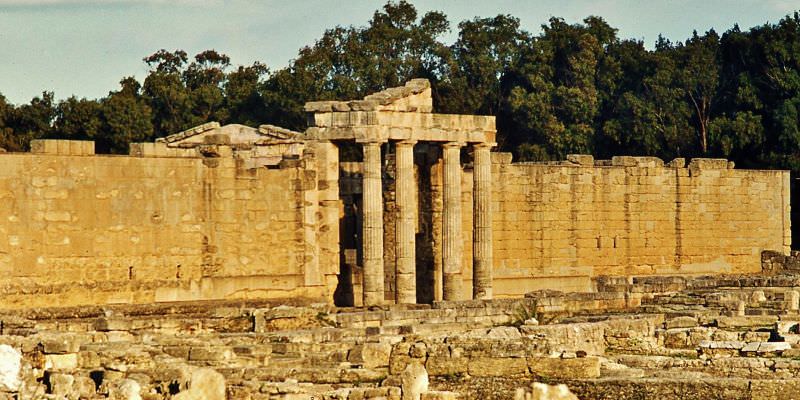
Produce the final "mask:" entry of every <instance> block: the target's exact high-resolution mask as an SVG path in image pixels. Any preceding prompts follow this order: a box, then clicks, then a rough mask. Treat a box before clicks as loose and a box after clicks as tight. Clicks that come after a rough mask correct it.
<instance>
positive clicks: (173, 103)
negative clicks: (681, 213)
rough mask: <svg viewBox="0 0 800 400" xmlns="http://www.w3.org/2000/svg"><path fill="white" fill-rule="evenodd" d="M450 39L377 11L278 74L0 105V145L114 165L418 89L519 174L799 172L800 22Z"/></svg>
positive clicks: (125, 84)
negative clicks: (55, 141)
mask: <svg viewBox="0 0 800 400" xmlns="http://www.w3.org/2000/svg"><path fill="white" fill-rule="evenodd" d="M456 29H457V32H456V33H457V36H455V37H456V39H455V41H454V42H453V43H449V44H448V43H445V42H444V41H443V37H444V36H445V34H447V33H448V32H450V31H451V25H450V22H449V21H448V19H447V17H446V16H445V15H444V14H442V13H440V12H428V13H426V14H424V15H420V14H419V13H418V12H417V10H416V8H415V7H414V6H413V5H412V4H410V3H408V2H406V1H399V2H391V1H390V2H388V3H386V4H385V5H384V6H383V7H382V8H381V9H380V10H377V11H375V13H374V14H373V15H372V18H371V19H370V20H369V21H368V22H367V24H366V25H365V26H345V27H343V26H337V27H334V28H331V29H328V30H326V31H325V32H324V33H323V34H322V36H321V37H320V39H319V40H317V41H316V42H315V43H313V44H312V45H309V46H306V47H303V48H302V49H300V51H299V52H298V55H297V58H295V59H294V60H292V61H291V62H290V64H289V66H287V67H285V68H280V69H273V70H271V69H270V68H268V67H267V66H266V65H264V64H262V63H259V62H256V63H253V64H252V65H244V66H241V65H240V66H233V65H232V63H231V59H230V57H228V56H227V55H225V54H223V53H221V52H219V51H216V50H205V51H202V52H200V53H198V54H196V55H194V57H190V55H189V54H187V53H186V52H185V51H183V50H173V51H169V50H165V49H162V50H159V51H156V52H155V53H153V54H151V55H149V56H147V57H144V59H143V61H144V63H145V64H146V65H147V66H148V67H149V72H148V73H147V75H146V76H145V77H144V79H143V80H142V81H137V80H136V79H135V78H133V77H127V78H123V79H122V80H121V81H120V88H119V89H118V90H115V91H111V92H109V94H108V96H106V97H104V98H101V99H82V98H77V97H74V96H72V97H67V98H65V99H64V100H61V101H56V100H55V97H54V94H53V93H50V92H43V93H42V95H41V96H37V97H35V98H33V99H32V100H31V101H30V102H29V103H26V104H21V105H13V104H10V103H9V102H8V101H6V99H5V98H4V97H3V96H2V95H0V147H3V148H6V149H8V150H11V151H24V150H26V149H27V148H28V145H29V142H30V140H32V139H36V138H42V137H51V138H72V139H89V140H95V141H96V142H97V148H98V151H102V152H114V153H124V152H126V151H127V149H128V144H129V143H130V142H132V141H150V140H153V139H154V138H157V137H162V136H165V135H169V134H171V133H175V132H178V131H181V130H184V129H187V128H190V127H192V126H195V125H198V124H201V123H204V122H208V121H219V122H221V123H242V124H247V125H258V124H262V123H271V124H276V125H281V126H285V127H287V128H292V129H298V130H302V129H304V127H305V126H304V125H305V115H304V113H303V110H302V107H303V104H304V103H305V102H306V101H311V100H327V99H354V98H359V97H362V96H364V95H366V94H369V93H371V92H375V91H378V90H382V89H385V88H387V87H392V86H399V85H402V84H403V83H404V82H405V81H407V80H409V79H411V78H416V77H423V78H428V79H430V80H431V83H432V87H433V95H434V104H435V107H436V108H437V111H438V112H446V113H463V114H488V115H495V116H497V126H498V142H499V143H500V147H501V149H502V150H505V151H512V152H514V153H515V155H516V157H517V159H521V160H547V159H557V158H561V157H564V156H565V155H566V154H569V153H592V154H595V155H596V156H598V157H610V156H614V155H654V156H658V157H661V158H664V159H671V158H672V157H694V156H705V157H727V158H730V159H733V160H735V161H737V162H738V163H739V164H741V165H745V166H749V167H761V168H789V169H791V170H793V171H795V172H800V14H798V13H794V14H793V15H787V16H786V17H785V18H783V19H781V20H780V21H778V22H777V23H768V24H764V25H761V26H757V27H754V28H751V29H749V30H742V29H740V28H739V27H738V26H733V27H731V29H729V30H728V31H726V32H724V33H722V34H721V35H720V34H718V33H717V32H715V31H713V30H711V31H708V32H705V33H698V32H693V33H691V35H687V38H686V40H684V41H677V42H671V41H669V40H667V39H665V38H663V37H659V39H658V40H657V42H656V43H655V45H654V47H653V49H648V48H647V47H646V46H645V44H644V43H642V42H641V41H637V40H630V39H624V38H619V37H618V35H617V30H616V29H615V28H614V27H612V26H610V25H609V24H608V23H607V22H606V21H604V20H603V19H602V18H600V17H597V16H590V17H587V18H585V19H584V20H583V21H581V22H579V23H570V22H567V21H565V20H563V19H561V18H551V19H550V20H549V21H547V23H546V24H544V25H543V26H542V32H541V33H539V34H532V33H530V32H527V31H525V30H524V29H522V28H521V27H520V23H519V19H517V18H516V17H514V16H512V15H498V16H495V17H488V18H485V17H476V18H474V19H471V20H465V21H461V22H460V23H458V24H457V28H456Z"/></svg>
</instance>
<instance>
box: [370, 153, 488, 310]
mask: <svg viewBox="0 0 800 400" xmlns="http://www.w3.org/2000/svg"><path fill="white" fill-rule="evenodd" d="M415 144H416V141H410V140H407V141H400V142H396V143H395V149H396V154H395V163H396V171H397V173H396V179H395V186H396V188H395V196H396V204H397V208H398V218H397V227H396V249H395V255H396V268H397V271H396V274H395V277H396V286H397V288H396V299H395V300H396V302H397V303H409V304H411V303H416V301H417V289H416V254H415V253H416V251H415V249H416V244H415V231H416V208H417V203H416V201H415V196H414V190H415V188H416V182H415V180H414V145H415ZM492 145H493V144H492V143H476V144H473V145H472V147H473V163H474V171H473V179H474V184H473V213H474V215H473V223H474V233H473V252H472V254H473V282H472V288H473V289H472V297H473V298H474V299H489V298H491V297H492V229H491V221H492V216H491V201H492V197H491V196H492V189H491V160H490V154H489V151H490V150H491V147H492ZM363 146H364V177H363V182H364V183H363V184H364V188H363V197H364V199H363V224H362V229H363V232H362V233H363V239H362V245H363V264H364V274H363V276H364V281H363V290H364V305H365V306H371V305H378V304H382V303H383V302H384V283H383V279H384V271H383V193H382V185H381V142H366V143H363ZM462 146H463V143H456V142H450V143H445V144H444V145H443V146H442V149H443V151H442V153H443V160H444V179H443V198H444V201H443V213H442V214H443V224H442V227H443V229H442V236H443V237H442V276H443V277H442V296H443V299H444V300H462V299H461V298H460V297H461V296H460V295H461V293H462V292H463V288H462V278H461V271H462V265H461V264H462V259H463V258H462V254H463V241H462V235H461V234H462V226H461V211H462V210H461V147H462Z"/></svg>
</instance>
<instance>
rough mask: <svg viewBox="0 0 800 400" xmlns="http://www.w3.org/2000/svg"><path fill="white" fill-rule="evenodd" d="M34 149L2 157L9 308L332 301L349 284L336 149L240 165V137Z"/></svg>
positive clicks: (0, 238) (0, 263)
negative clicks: (140, 150)
mask: <svg viewBox="0 0 800 400" xmlns="http://www.w3.org/2000/svg"><path fill="white" fill-rule="evenodd" d="M328 146H330V145H328ZM312 147H313V146H312ZM33 149H34V152H35V153H33V154H20V153H4V154H2V155H0V199H2V200H0V218H2V220H1V221H0V271H1V272H2V273H0V288H2V293H3V294H2V297H0V299H1V300H0V307H4V308H7V307H33V306H52V305H56V304H60V305H71V304H93V303H94V304H104V303H117V302H122V303H130V302H137V303H146V302H154V301H177V300H200V299H219V298H275V297H279V298H280V297H287V298H288V297H298V298H311V299H314V300H315V301H324V300H326V299H327V298H328V297H330V293H332V291H333V287H335V280H336V279H335V274H336V273H338V231H337V230H336V229H335V227H336V226H337V225H336V224H337V223H338V215H339V201H338V186H337V184H336V178H335V177H336V173H337V171H336V164H335V163H334V164H333V165H332V166H331V165H330V163H329V162H328V161H329V160H330V159H329V158H328V157H329V155H328V153H326V151H332V156H331V157H336V158H335V160H336V159H338V155H337V154H336V152H335V148H333V149H330V148H325V147H324V146H323V145H320V146H317V149H316V150H315V149H314V148H312V149H310V150H308V154H307V155H308V156H307V157H305V159H304V160H295V161H293V162H285V163H284V164H283V165H282V167H281V168H277V169H267V168H259V169H243V168H237V163H238V162H240V160H239V159H237V158H236V157H234V156H233V154H232V150H231V148H230V147H226V146H218V147H215V153H214V156H213V157H203V156H201V155H199V154H198V153H197V152H195V151H194V150H193V149H189V150H183V149H182V150H181V151H182V152H181V153H175V152H174V154H164V155H159V156H149V157H148V156H142V157H128V156H94V155H93V149H89V148H88V147H87V145H85V143H81V142H69V141H50V140H48V141H41V142H35V143H34V146H33ZM315 151H316V153H315V154H311V153H313V152H315ZM184 153H185V154H184ZM326 162H328V163H327V164H326ZM326 171H328V172H330V171H333V175H332V176H333V177H334V178H333V179H331V178H330V176H331V175H330V173H328V174H327V175H326Z"/></svg>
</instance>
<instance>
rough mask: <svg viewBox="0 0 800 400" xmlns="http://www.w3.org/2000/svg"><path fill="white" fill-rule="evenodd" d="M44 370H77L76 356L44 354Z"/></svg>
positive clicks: (73, 354) (71, 354) (72, 354)
mask: <svg viewBox="0 0 800 400" xmlns="http://www.w3.org/2000/svg"><path fill="white" fill-rule="evenodd" d="M44 368H45V369H48V370H56V371H67V370H73V369H75V368H78V355H77V354H75V353H70V354H46V355H45V356H44Z"/></svg>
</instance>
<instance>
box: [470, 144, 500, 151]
mask: <svg viewBox="0 0 800 400" xmlns="http://www.w3.org/2000/svg"><path fill="white" fill-rule="evenodd" d="M495 146H497V143H495V142H478V143H472V148H473V149H490V150H491V149H492V147H495Z"/></svg>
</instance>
